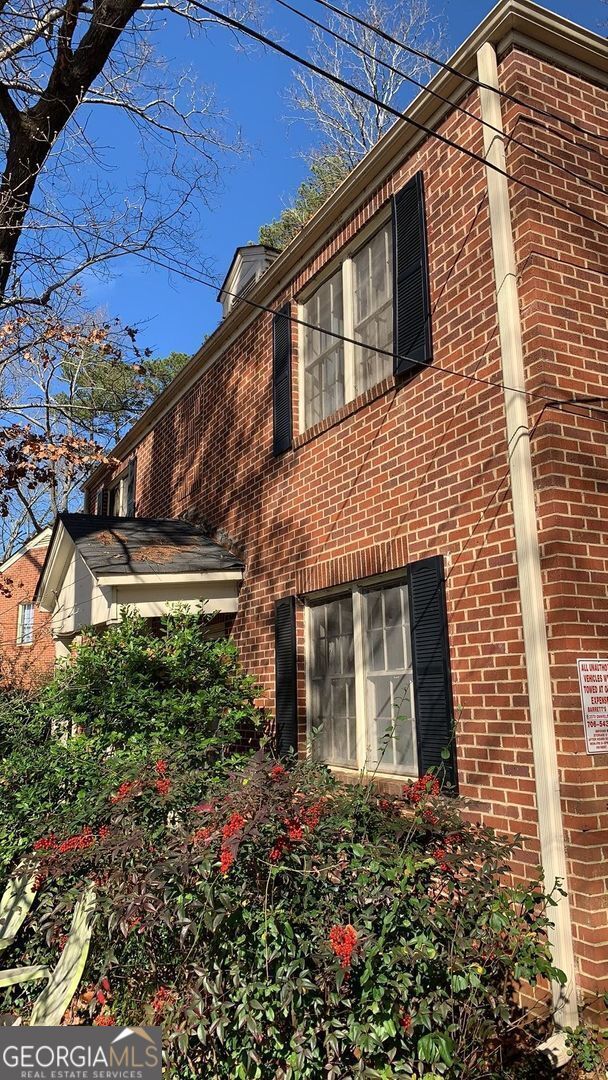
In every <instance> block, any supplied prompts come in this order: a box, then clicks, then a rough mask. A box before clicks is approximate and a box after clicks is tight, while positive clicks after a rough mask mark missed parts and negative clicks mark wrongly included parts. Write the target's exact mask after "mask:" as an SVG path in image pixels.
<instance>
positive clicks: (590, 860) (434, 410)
mask: <svg viewBox="0 0 608 1080" xmlns="http://www.w3.org/2000/svg"><path fill="white" fill-rule="evenodd" d="M501 78H502V79H503V80H504V83H505V85H507V86H508V87H509V89H516V90H517V92H519V93H521V94H522V95H523V96H525V97H526V98H528V99H531V98H533V99H534V100H535V101H539V100H543V99H544V100H546V101H547V105H548V107H550V108H557V109H558V111H559V109H560V108H561V109H562V111H563V113H564V114H565V115H567V116H570V117H572V116H576V117H580V119H581V120H582V121H583V122H586V123H588V124H589V125H590V126H593V125H594V124H598V123H599V121H600V119H601V117H602V115H603V114H602V112H601V109H602V108H603V104H602V99H601V97H600V93H599V91H597V90H596V88H595V87H593V86H590V85H588V84H584V83H582V82H580V80H577V79H575V78H574V77H573V76H566V75H565V74H564V73H563V72H561V71H559V70H558V69H556V68H552V67H550V66H547V65H543V64H541V63H540V62H539V61H537V60H534V59H531V58H530V57H528V56H526V55H525V54H523V53H520V52H512V53H511V54H509V56H508V57H507V58H506V59H505V60H504V61H503V62H502V64H501ZM528 87H531V89H530V90H528ZM464 104H465V105H466V106H467V108H468V109H470V110H471V111H472V112H473V113H474V114H476V115H479V101H478V97H477V94H476V93H475V92H472V93H471V94H470V96H469V98H468V99H467V100H466V101H465V103H464ZM504 112H505V121H506V123H507V127H508V130H510V131H511V130H515V129H517V131H518V133H519V137H522V138H525V139H526V140H527V141H534V140H536V141H537V142H538V143H539V144H540V143H542V140H543V139H544V136H542V135H541V134H540V132H539V130H538V129H537V128H535V127H534V126H533V125H530V124H529V123H527V122H524V121H523V120H520V119H519V112H518V110H516V109H514V108H512V107H509V108H508V109H505V110H504ZM441 130H442V131H443V133H444V134H446V135H447V136H449V137H450V138H451V139H454V140H456V141H458V142H459V143H461V144H462V145H465V146H467V147H470V148H471V149H473V150H474V151H475V152H476V153H480V154H481V153H482V152H483V144H482V133H481V127H480V125H479V123H477V122H475V121H474V120H473V119H471V118H469V117H466V116H463V115H462V114H461V113H454V114H452V115H451V116H450V117H448V118H447V119H446V120H445V121H444V122H443V124H442V126H441ZM564 134H567V135H568V136H571V132H569V131H568V129H564ZM550 149H551V152H553V153H555V154H557V155H559V158H560V160H567V161H569V162H571V163H572V166H573V168H579V169H581V170H582V169H583V166H584V171H586V170H587V168H588V167H589V164H590V162H591V161H592V159H593V169H594V171H595V172H596V173H597V172H599V164H600V163H599V161H596V157H597V155H596V156H595V157H594V156H593V154H592V153H591V151H587V150H585V151H584V153H583V152H582V151H581V152H580V154H578V156H577V153H575V151H574V149H572V148H571V146H570V143H565V142H564V140H563V139H560V140H558V141H557V142H556V143H555V145H553V144H552V145H551V148H550ZM583 158H584V161H583ZM418 169H423V170H424V177H425V191H426V212H427V223H428V246H429V258H430V277H431V303H432V311H433V339H434V363H435V364H436V365H437V367H438V368H444V369H449V371H445V370H444V371H439V370H426V371H424V372H422V373H420V374H418V375H417V376H416V377H415V378H414V379H412V380H410V381H409V382H407V383H406V384H405V385H399V386H396V385H395V383H394V381H393V380H392V379H389V380H388V381H387V382H385V383H383V384H382V385H380V386H379V387H377V388H375V390H374V391H373V392H368V393H367V394H366V395H364V396H363V397H362V398H360V399H358V400H357V401H356V402H354V403H350V404H349V405H348V406H345V407H344V409H343V410H341V411H340V413H339V414H337V415H336V416H334V417H332V418H331V419H330V420H329V421H328V422H326V423H324V424H321V425H319V426H318V427H317V428H316V429H314V431H310V432H299V431H298V419H297V417H298V410H297V389H298V388H297V362H296V361H297V348H295V353H296V356H294V370H293V375H294V387H295V394H294V398H295V401H294V425H295V432H296V438H295V443H294V449H293V451H291V452H288V453H287V454H285V455H283V456H282V457H281V458H279V459H278V460H275V459H274V458H273V457H272V386H271V320H270V316H268V315H260V317H259V318H257V319H256V321H255V322H254V323H253V324H252V325H251V326H250V327H249V328H248V329H247V330H246V331H245V332H244V333H243V334H242V335H241V337H240V338H239V340H238V341H237V342H236V344H234V345H233V346H232V347H231V348H230V349H229V350H228V351H227V352H226V353H225V354H224V355H223V356H222V357H221V359H219V360H218V361H217V362H216V363H215V364H214V365H213V366H212V367H211V368H210V369H209V370H208V371H207V372H205V373H204V374H203V375H202V377H201V379H200V381H199V382H198V383H197V385H196V386H195V387H194V388H193V389H192V390H190V391H189V392H188V393H187V394H186V395H185V397H184V398H182V400H181V401H180V402H179V403H178V404H177V405H176V406H175V407H174V409H173V410H172V411H171V412H169V413H168V414H166V415H165V417H164V418H162V419H161V420H160V421H159V422H158V423H157V424H156V426H155V428H154V430H153V431H152V432H150V434H149V435H148V436H146V438H145V439H144V441H143V442H142V443H141V444H140V446H139V447H138V449H137V458H138V470H137V512H138V514H143V515H149V516H154V515H159V516H173V515H179V514H183V513H185V512H186V511H188V512H194V513H197V514H198V515H199V517H200V519H201V520H204V521H206V522H210V523H211V524H212V525H213V526H215V527H217V528H221V529H222V530H224V532H225V533H226V534H227V535H228V536H230V537H232V538H233V539H234V540H235V541H237V542H238V543H239V544H240V545H242V547H243V548H244V550H245V555H246V564H247V571H246V578H245V582H244V585H243V590H242V593H241V601H240V607H239V613H238V616H237V619H236V622H235V626H234V634H235V637H236V639H237V641H238V643H239V645H240V648H241V653H242V657H243V659H244V661H245V663H246V665H247V666H248V668H249V669H250V670H251V671H252V672H253V673H254V674H255V675H256V676H257V678H258V679H259V681H260V683H261V685H262V686H263V687H264V688H265V700H266V703H267V704H268V705H269V706H272V702H273V684H274V648H273V634H274V627H273V605H274V601H275V599H276V598H277V597H279V596H281V595H285V594H287V593H294V592H296V593H302V592H305V591H307V590H309V589H313V588H320V587H323V586H329V585H335V584H338V583H340V582H342V581H348V580H352V579H353V578H356V577H359V576H364V575H365V574H370V573H377V572H380V571H388V570H392V569H396V568H398V567H401V566H404V565H405V564H407V563H408V562H413V561H414V560H417V559H421V558H424V557H425V556H428V555H435V554H438V553H440V554H443V555H444V556H445V560H446V567H447V573H448V585H447V601H448V617H449V631H450V646H451V656H452V674H453V684H454V698H455V706H456V718H457V725H458V733H457V750H458V760H459V774H460V786H461V792H462V794H463V795H465V796H468V797H469V798H470V799H472V800H473V805H474V807H475V808H476V810H477V812H479V813H482V814H483V816H484V818H485V820H486V821H487V822H488V823H489V824H491V825H495V826H496V827H497V828H499V829H500V830H508V831H510V832H513V833H519V834H520V835H521V836H522V842H523V847H522V849H521V851H520V852H519V854H518V856H517V860H516V863H515V871H516V873H524V872H526V871H529V870H530V868H532V867H534V866H536V865H537V864H538V862H539V846H538V836H537V823H536V808H535V785H534V770H533V760H532V747H531V740H530V724H529V715H528V701H527V686H526V678H525V667H524V658H523V644H522V627H521V615H520V608H519V595H518V583H517V569H516V562H515V550H514V539H513V520H512V511H511V502H510V494H509V484H508V458H507V452H506V441H505V422H504V406H503V394H502V389H501V388H500V386H496V387H494V386H488V385H487V384H486V383H485V382H476V381H474V379H473V378H469V379H467V378H463V377H462V376H463V375H466V376H471V377H473V376H474V377H475V378H479V379H482V380H491V381H493V382H496V383H500V379H501V372H500V355H499V345H498V335H497V321H496V301H495V286H494V278H493V265H492V251H491V236H490V229H489V219H488V208H487V198H486V182H485V175H484V169H483V166H482V165H480V164H479V163H476V162H474V161H472V160H471V159H469V158H467V157H465V156H464V155H459V154H458V153H457V152H456V151H454V150H450V149H447V148H446V147H445V146H443V145H441V144H439V143H438V142H437V141H434V140H430V141H426V142H424V143H423V144H422V145H421V146H420V147H419V148H418V149H417V150H416V151H415V153H414V154H413V155H412V157H411V158H410V159H409V160H407V161H405V162H404V163H403V165H402V167H401V168H399V169H398V171H397V172H395V174H394V175H393V176H391V177H390V178H389V179H388V180H387V181H386V182H385V183H384V184H383V186H382V187H381V188H380V189H379V190H378V191H376V192H375V193H373V194H372V195H371V197H370V198H369V199H368V200H367V202H366V203H365V205H363V206H362V207H361V208H359V209H357V211H356V213H354V214H353V217H352V218H351V220H350V221H348V222H347V223H346V224H345V225H344V226H342V227H340V229H339V230H337V231H336V233H335V235H334V236H332V237H329V238H328V242H327V244H326V245H325V247H324V248H323V249H322V250H321V251H320V252H318V253H317V254H316V256H315V259H314V262H313V263H312V264H311V265H310V266H309V267H307V269H306V270H305V271H304V272H303V273H301V274H300V275H299V276H298V277H297V278H296V279H295V280H294V281H292V282H291V283H290V286H289V288H288V289H286V290H285V291H284V293H283V294H282V296H281V297H278V298H276V297H275V298H272V300H273V303H274V304H275V306H278V304H279V302H282V301H283V300H285V299H288V298H293V297H295V296H297V295H298V293H299V291H300V290H301V289H302V287H303V286H304V284H305V283H306V282H307V281H308V280H309V279H310V277H311V276H312V275H313V274H314V273H316V272H317V271H318V270H319V269H320V268H321V267H322V266H323V265H325V264H326V262H327V261H328V260H330V259H331V258H332V257H333V256H335V255H336V254H337V253H339V251H340V249H341V247H342V246H343V245H344V244H345V243H346V242H348V240H349V239H350V238H351V237H352V236H354V235H355V234H356V233H357V232H358V231H359V230H360V229H361V227H362V226H363V225H364V224H365V223H366V222H367V221H368V220H369V219H370V217H371V216H372V215H373V214H374V213H375V212H376V210H378V209H379V208H381V207H382V206H384V205H385V204H386V202H387V200H388V199H389V197H390V195H391V194H392V193H393V192H394V191H396V190H398V189H399V188H400V187H401V186H402V184H403V183H404V182H405V181H406V180H407V179H408V178H409V177H410V176H411V175H412V174H413V173H414V172H416V171H417V170H418ZM509 169H510V170H511V171H514V172H516V174H517V175H520V174H521V175H522V176H528V177H531V176H532V173H533V178H534V182H536V183H539V184H541V185H542V184H550V185H551V186H552V187H553V185H555V186H556V187H558V186H559V187H560V191H561V189H562V188H563V193H564V197H567V198H569V199H570V200H572V199H580V200H581V202H584V204H585V206H586V207H587V208H589V209H590V211H592V210H593V209H594V208H595V210H596V211H597V212H598V214H601V213H603V212H604V203H603V202H602V200H601V198H600V196H599V195H593V194H592V195H590V194H589V191H588V189H585V195H584V198H583V196H582V195H581V193H580V190H579V189H577V188H575V186H574V185H575V182H574V181H573V182H570V181H569V180H568V181H567V182H566V181H565V180H564V179H563V177H562V175H561V174H559V173H558V172H557V171H555V175H554V174H553V173H549V171H548V170H547V169H545V167H544V166H541V167H539V164H538V161H537V160H535V159H534V158H533V157H532V156H531V155H530V154H529V153H527V152H524V151H522V150H521V149H520V148H518V147H513V146H511V147H510V148H509ZM605 180H606V178H605V177H604V181H605ZM511 195H512V199H513V213H514V223H515V228H516V239H517V256H518V264H519V270H520V288H521V304H522V315H523V319H524V343H525V350H526V366H527V372H528V377H529V379H530V386H531V388H532V389H533V390H536V391H537V392H541V393H545V392H547V387H550V388H551V389H550V395H551V396H553V394H554V393H555V392H556V391H555V388H556V387H561V388H562V390H565V392H566V393H567V394H570V393H574V392H575V391H576V392H585V393H587V392H595V390H596V387H597V385H598V383H599V382H600V381H601V380H602V379H603V378H604V375H603V371H604V370H605V367H604V368H603V369H602V367H601V364H602V361H601V358H600V347H601V342H600V336H601V334H602V331H603V328H604V327H605V322H603V321H602V318H601V315H600V314H599V311H600V306H601V303H602V301H601V298H600V282H599V280H598V279H597V275H596V271H595V270H594V269H593V268H592V263H594V260H595V264H597V262H598V260H600V259H601V258H603V266H604V270H605V268H606V266H607V265H608V260H607V259H606V252H605V250H604V248H603V247H602V246H601V245H602V244H603V242H604V240H605V238H606V235H607V234H605V233H604V234H602V238H601V240H600V239H599V234H598V236H596V235H595V233H594V234H593V236H590V235H589V233H590V231H591V230H585V229H583V228H582V227H581V223H580V221H579V220H578V219H576V218H574V217H572V216H571V215H568V214H564V215H562V214H561V213H560V212H559V211H557V212H556V210H555V208H554V207H553V206H552V205H551V204H547V203H542V202H541V201H540V198H539V196H536V195H534V196H531V195H530V194H529V193H528V194H526V193H524V192H522V190H521V189H516V188H515V187H514V186H512V188H511ZM596 244H597V246H594V245H596ZM556 257H558V258H560V259H562V258H563V260H564V262H565V263H567V264H568V266H567V267H564V266H562V265H561V264H558V263H557V260H556ZM595 264H594V265H595ZM555 275H557V278H556V277H555ZM594 275H595V276H594ZM269 299H271V298H269ZM583 323H584V326H583ZM296 345H297V342H296V340H295V331H294V347H295V346H296ZM604 346H605V340H604ZM605 359H606V357H605V354H604V360H603V363H604V364H605ZM590 388H593V391H592V390H591V389H590ZM606 393H607V394H608V391H606ZM562 396H563V394H562ZM540 411H541V403H538V402H535V403H534V405H533V406H532V407H531V410H530V412H531V419H532V420H534V418H536V419H538V429H537V431H536V433H535V435H534V441H533V445H534V467H535V476H536V482H537V500H538V508H539V521H540V526H541V542H542V550H543V573H544V577H545V584H546V588H547V618H548V626H549V636H550V647H551V661H552V665H553V669H552V670H553V675H554V680H555V691H556V710H557V711H556V719H557V737H558V740H559V751H560V767H561V769H562V780H563V806H564V813H565V820H566V826H567V831H568V854H569V857H570V870H571V875H572V879H571V888H572V894H573V905H574V918H575V921H576V935H577V950H578V956H579V959H580V963H581V967H582V970H583V974H582V977H581V985H582V986H585V987H587V988H590V987H591V986H592V985H594V979H596V977H599V976H600V975H601V963H602V961H604V962H605V959H606V958H608V952H607V951H606V950H608V933H607V930H606V920H605V914H606V901H605V887H604V886H605V881H604V880H603V874H604V873H605V871H604V870H603V869H602V868H601V860H600V857H599V848H598V842H599V840H600V839H601V837H604V841H603V842H605V837H606V834H605V832H604V833H602V831H601V830H602V829H604V830H605V829H606V819H605V816H603V815H605V808H606V797H607V795H608V774H607V772H606V765H607V762H606V761H601V760H597V761H593V760H592V759H589V758H587V757H586V755H585V754H584V745H583V742H582V724H581V715H580V707H579V703H578V696H577V688H576V665H575V661H576V657H577V656H578V655H584V654H586V653H587V654H589V655H596V654H599V653H601V652H602V651H604V652H605V651H606V623H607V611H606V588H605V586H606V581H607V580H608V577H607V574H608V565H606V562H605V554H604V553H605V551H606V550H607V548H606V538H603V540H602V537H601V532H602V528H603V524H602V515H603V519H604V521H605V518H606V514H605V500H606V492H607V491H608V487H607V486H606V475H605V462H606V457H605V436H606V427H605V423H604V421H600V422H598V421H597V420H591V419H586V418H584V417H578V418H573V417H571V416H566V415H563V414H560V413H557V412H556V411H555V410H552V411H549V410H545V412H544V413H543V415H542V417H540V418H539V414H540ZM121 467H122V466H121ZM117 471H118V470H117ZM93 499H94V493H93ZM602 500H603V501H602ZM589 530H591V533H589ZM601 575H603V577H602V576H601ZM298 618H299V624H298V650H299V671H300V689H301V693H300V727H301V731H302V734H303V733H304V728H305V701H304V642H303V618H302V610H301V607H300V608H299V616H298ZM591 834H593V840H592V841H591V842H590V840H589V837H590V835H591ZM595 985H596V984H595Z"/></svg>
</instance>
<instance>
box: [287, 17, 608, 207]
mask: <svg viewBox="0 0 608 1080" xmlns="http://www.w3.org/2000/svg"><path fill="white" fill-rule="evenodd" d="M316 2H317V3H320V4H324V5H325V6H329V7H330V8H331V9H332V10H336V11H339V10H340V9H339V8H334V7H333V5H332V4H329V5H327V4H326V2H325V0H316ZM275 3H276V4H279V6H280V7H282V8H285V9H286V10H287V11H291V12H292V13H293V14H294V15H297V16H298V17H299V18H301V19H305V21H306V22H308V23H311V25H312V26H316V27H317V28H318V29H319V30H322V31H323V32H324V33H326V34H329V35H330V36H331V37H333V38H335V40H336V41H340V42H342V44H343V45H346V46H348V48H350V49H353V50H354V51H355V52H357V53H359V54H360V56H365V57H367V59H369V60H373V61H374V62H375V63H377V64H380V65H381V67H384V68H386V69H387V71H391V72H392V73H393V74H394V75H398V76H399V77H400V78H402V79H405V80H406V81H407V82H409V83H412V84H413V85H414V86H417V87H419V89H420V90H421V91H422V92H423V93H424V94H430V95H431V96H432V97H434V98H436V99H437V100H438V101H442V102H443V103H444V104H446V105H449V106H450V108H452V109H456V110H457V111H458V112H460V113H462V114H463V115H464V116H468V117H470V118H471V120H475V122H476V123H478V124H481V125H482V126H483V127H484V128H488V130H489V131H493V132H494V133H495V134H496V135H500V137H501V138H505V139H506V140H508V142H509V145H511V144H513V145H515V146H521V147H522V149H524V150H527V151H528V152H529V153H531V154H533V155H534V157H537V158H539V159H540V160H541V161H544V162H545V163H546V164H547V165H550V166H551V167H552V168H556V169H560V170H561V172H563V173H565V174H566V175H567V176H571V177H573V179H575V180H580V181H582V182H583V183H584V184H588V185H589V187H592V188H594V189H595V190H596V191H599V192H600V194H601V195H608V189H606V188H605V187H604V185H603V184H598V183H597V181H595V180H592V179H590V177H588V176H581V174H580V173H577V172H575V171H574V170H573V169H570V168H568V166H567V165H565V164H564V163H563V162H562V161H556V160H555V158H553V157H551V155H550V154H545V153H544V152H543V151H542V150H539V149H538V148H537V147H534V146H530V144H529V143H527V142H525V141H524V140H523V139H519V138H518V137H517V136H515V135H510V134H506V133H505V132H504V131H502V130H501V129H500V128H497V127H495V126H494V124H490V123H489V122H488V121H487V120H482V118H481V117H480V116H476V114H475V113H474V112H471V110H470V109H467V108H465V106H464V105H457V104H456V103H455V102H453V101H452V100H451V99H450V98H448V97H446V96H445V95H444V94H441V93H439V91H438V90H433V88H432V87H431V86H426V85H425V84H424V83H423V82H421V81H420V79H416V78H415V77H414V76H413V75H409V74H408V73H407V72H406V71H403V70H402V69H401V68H398V67H394V65H393V64H390V63H389V62H388V60H382V59H381V58H380V57H379V56H376V55H375V54H374V53H372V52H370V51H369V49H365V48H364V47H363V46H362V45H359V44H358V43H357V42H356V41H351V40H350V38H347V37H345V36H344V34H340V33H339V31H337V30H333V29H332V27H331V26H327V25H326V23H322V22H320V21H319V20H318V19H315V18H313V16H312V15H308V14H307V13H306V12H305V11H302V10H301V9H300V8H297V7H294V6H293V4H290V3H288V0H275ZM345 14H346V13H345ZM353 18H355V16H353ZM356 21H357V22H360V21H361V20H359V19H357V20H356ZM364 25H365V26H367V25H368V24H367V23H365V24H364ZM383 36H385V35H383ZM392 40H394V42H395V44H400V43H399V42H397V39H396V38H395V39H392ZM402 47H403V48H406V46H405V45H403V46H402ZM437 63H438V64H439V63H440V61H437ZM480 85H482V84H480ZM541 126H542V127H543V129H544V130H546V131H549V132H550V131H554V129H553V128H551V127H549V125H548V124H543V125H541ZM557 134H559V132H558V133H557ZM607 164H608V159H607Z"/></svg>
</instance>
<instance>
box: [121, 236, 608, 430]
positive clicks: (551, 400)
mask: <svg viewBox="0 0 608 1080" xmlns="http://www.w3.org/2000/svg"><path fill="white" fill-rule="evenodd" d="M141 258H143V259H144V260H145V261H146V262H149V263H150V264H151V265H152V266H158V267H160V268H161V269H163V270H168V271H169V272H170V273H178V274H180V276H181V277H184V278H186V279H187V280H189V281H193V282H195V283H196V284H197V285H203V286H204V287H205V288H207V289H212V290H213V292H215V293H217V288H218V287H217V282H214V281H209V280H208V279H207V278H204V277H202V276H201V275H199V274H195V273H192V272H191V271H188V270H185V269H183V268H182V267H176V266H172V265H171V263H170V262H166V261H164V260H163V259H156V258H154V257H153V256H148V255H142V256H141ZM222 291H223V292H224V293H225V294H226V296H231V297H233V298H234V299H235V300H241V301H242V302H243V303H244V304H248V305H249V307H251V308H254V309H255V310H256V311H264V312H266V313H267V314H268V315H276V316H278V317H280V318H283V319H286V320H287V321H288V322H290V323H292V324H294V325H296V326H303V327H304V328H305V329H307V330H316V331H318V332H319V333H320V334H325V335H326V336H327V337H332V338H334V339H336V340H337V341H343V342H345V343H346V344H349V345H355V346H356V347H357V348H359V349H367V350H369V351H371V352H375V353H377V354H379V355H380V356H386V357H390V358H391V359H392V360H393V361H394V360H411V362H412V363H414V364H417V365H418V366H419V368H420V369H421V370H424V369H426V368H428V369H429V370H430V371H440V372H442V374H444V375H453V376H454V377H455V378H458V379H466V380H467V381H468V382H474V383H480V384H481V385H483V386H489V387H491V388H492V389H493V390H510V391H511V392H512V393H514V394H522V395H523V396H524V397H526V398H529V399H530V401H543V402H547V407H551V406H557V405H561V404H562V401H561V399H560V398H555V397H549V395H548V394H539V393H537V392H536V391H534V390H524V389H522V388H521V387H515V386H508V385H507V384H506V383H503V382H499V381H495V380H494V379H484V378H483V377H482V376H481V375H471V374H469V373H468V372H465V371H457V370H456V369H455V368H449V367H443V366H442V365H441V364H436V363H434V362H433V361H425V360H416V359H414V358H413V357H411V356H407V355H404V354H403V353H397V352H395V351H394V350H391V349H383V348H381V347H380V346H379V345H372V344H370V343H368V342H366V341H359V340H358V339H357V338H351V337H348V335H346V334H340V333H339V332H338V331H337V330H329V329H327V328H325V327H323V326H318V325H317V324H316V323H311V322H308V321H307V320H306V319H301V318H300V317H299V316H298V315H293V314H291V312H290V313H289V314H286V312H284V311H283V310H281V309H277V308H273V307H271V306H270V305H269V304H262V303H260V302H259V301H257V300H252V299H251V297H250V296H248V295H247V293H237V292H232V291H231V290H230V289H223V290H222ZM556 389H558V390H559V387H556ZM592 402H605V403H606V405H608V397H606V398H604V397H599V396H598V397H593V398H582V399H577V398H570V399H564V401H563V404H564V405H566V404H567V405H579V406H580V407H581V408H586V409H589V410H591V411H592V412H597V413H599V414H601V415H602V416H605V415H606V414H605V411H604V410H602V409H596V408H595V406H594V404H592Z"/></svg>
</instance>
